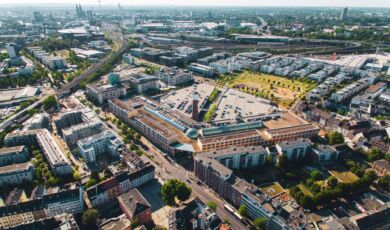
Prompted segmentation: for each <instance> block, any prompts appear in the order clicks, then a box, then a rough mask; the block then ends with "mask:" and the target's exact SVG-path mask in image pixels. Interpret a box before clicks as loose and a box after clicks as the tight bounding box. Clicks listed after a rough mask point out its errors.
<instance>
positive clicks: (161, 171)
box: [101, 115, 248, 230]
mask: <svg viewBox="0 0 390 230" xmlns="http://www.w3.org/2000/svg"><path fill="white" fill-rule="evenodd" d="M102 117H103V115H102ZM102 117H101V118H102ZM106 123H107V128H109V129H111V131H113V132H114V133H116V134H117V136H119V137H120V135H119V133H120V132H121V131H120V130H119V129H118V128H117V126H116V125H115V124H114V123H112V122H111V121H106ZM141 142H142V144H143V145H145V146H147V149H145V148H143V146H140V147H141V148H142V149H143V150H144V151H145V152H146V154H147V155H148V156H146V155H143V156H142V160H144V161H146V162H150V163H151V164H152V165H153V166H154V167H155V168H156V176H157V177H158V178H159V179H161V180H162V181H165V180H167V179H179V180H181V181H185V183H187V185H188V186H190V187H191V189H192V194H193V195H195V196H196V197H198V198H199V199H200V200H201V201H202V202H204V203H205V204H206V203H207V202H209V201H212V202H214V203H215V204H216V205H217V210H216V213H217V215H218V216H219V217H220V218H221V220H222V221H224V220H227V221H228V222H229V223H230V224H231V227H232V229H233V230H245V229H248V228H247V227H246V226H245V225H244V224H243V223H242V222H241V221H240V220H239V219H237V217H235V216H234V215H233V214H231V213H230V212H228V211H227V210H226V209H225V208H224V205H225V204H227V202H226V201H224V199H223V198H221V197H220V196H219V195H218V194H216V193H215V192H214V191H212V190H211V189H209V188H208V187H207V186H206V185H203V184H202V183H200V184H198V180H197V179H195V176H194V174H193V172H192V171H188V170H186V169H185V168H183V167H182V166H180V165H178V164H176V163H175V162H173V161H169V160H167V159H166V158H165V157H164V156H163V155H162V152H161V151H160V150H158V149H157V148H156V147H155V146H154V145H153V144H152V143H151V142H149V141H148V140H147V139H146V138H144V137H141Z"/></svg>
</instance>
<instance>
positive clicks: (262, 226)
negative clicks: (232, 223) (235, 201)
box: [253, 217, 267, 230]
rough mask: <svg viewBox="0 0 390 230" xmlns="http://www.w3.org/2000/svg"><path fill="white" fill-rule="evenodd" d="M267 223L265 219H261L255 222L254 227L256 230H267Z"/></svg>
mask: <svg viewBox="0 0 390 230" xmlns="http://www.w3.org/2000/svg"><path fill="white" fill-rule="evenodd" d="M266 222H267V220H266V219H265V218H263V217H259V218H256V219H255V220H254V221H253V225H254V226H255V228H256V230H261V229H265V223H266Z"/></svg>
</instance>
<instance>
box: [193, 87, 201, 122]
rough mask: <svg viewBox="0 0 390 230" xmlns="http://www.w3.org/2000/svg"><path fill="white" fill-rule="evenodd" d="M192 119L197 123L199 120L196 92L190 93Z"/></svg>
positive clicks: (197, 95)
mask: <svg viewBox="0 0 390 230" xmlns="http://www.w3.org/2000/svg"><path fill="white" fill-rule="evenodd" d="M191 98H192V119H193V120H195V121H198V119H199V94H198V93H197V92H193V93H192V96H191Z"/></svg>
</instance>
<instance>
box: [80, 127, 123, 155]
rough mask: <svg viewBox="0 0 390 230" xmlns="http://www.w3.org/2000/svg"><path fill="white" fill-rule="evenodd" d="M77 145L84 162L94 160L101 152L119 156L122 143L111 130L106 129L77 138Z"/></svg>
mask: <svg viewBox="0 0 390 230" xmlns="http://www.w3.org/2000/svg"><path fill="white" fill-rule="evenodd" d="M77 146H78V148H79V152H80V155H81V156H83V158H84V160H85V161H86V162H96V156H99V155H102V154H109V155H111V156H113V157H115V156H119V153H120V151H121V150H122V147H123V146H124V144H123V142H122V141H121V140H119V139H118V138H117V137H116V136H115V135H114V134H113V133H112V132H111V131H109V130H106V131H104V132H101V133H98V134H96V135H93V136H89V137H87V138H84V139H81V140H79V141H78V142H77Z"/></svg>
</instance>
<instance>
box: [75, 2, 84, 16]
mask: <svg viewBox="0 0 390 230" xmlns="http://www.w3.org/2000/svg"><path fill="white" fill-rule="evenodd" d="M76 16H77V17H78V18H83V17H85V12H84V11H83V8H82V7H81V4H76Z"/></svg>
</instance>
